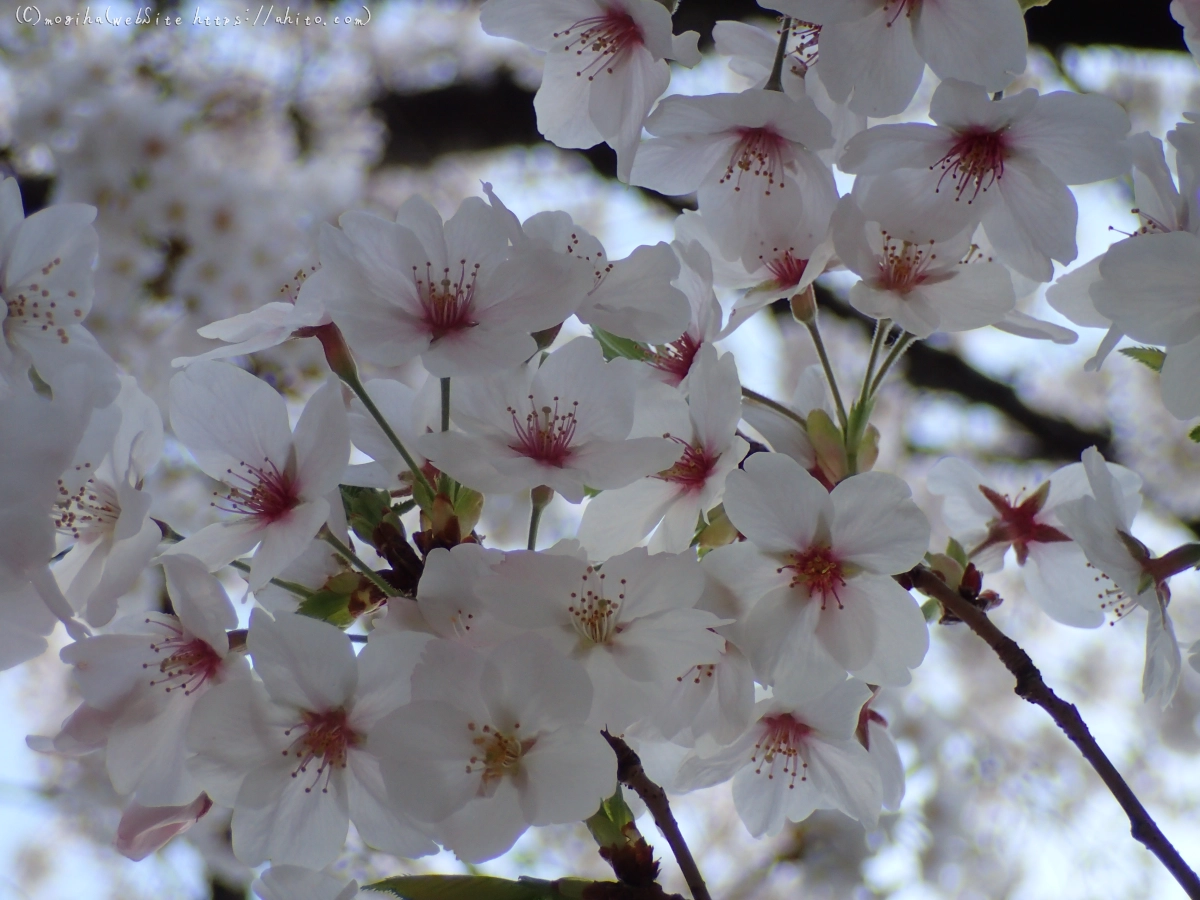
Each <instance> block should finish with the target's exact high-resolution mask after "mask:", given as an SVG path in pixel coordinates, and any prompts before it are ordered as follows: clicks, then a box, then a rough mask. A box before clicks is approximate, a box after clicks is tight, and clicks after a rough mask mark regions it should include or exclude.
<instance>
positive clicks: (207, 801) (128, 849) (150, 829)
mask: <svg viewBox="0 0 1200 900" xmlns="http://www.w3.org/2000/svg"><path fill="white" fill-rule="evenodd" d="M212 805H213V803H212V799H211V798H210V797H209V796H208V794H201V795H200V796H199V797H197V798H196V799H195V800H193V801H192V802H191V803H187V804H183V805H180V806H142V805H140V804H138V803H131V804H130V805H129V806H127V807H126V808H125V810H124V811H123V812H122V813H121V822H120V824H119V825H118V826H117V840H116V842H115V846H116V848H117V852H118V853H120V854H121V855H122V856H124V857H127V858H128V859H132V860H133V861H134V862H137V861H139V860H143V859H145V858H146V857H147V856H149V855H150V854H151V853H154V852H155V851H157V850H161V849H162V848H163V847H165V846H166V845H167V844H168V843H169V842H170V841H171V840H172V839H173V838H175V837H177V836H178V835H180V834H183V833H184V832H185V831H187V830H188V829H189V828H191V827H192V826H193V825H195V824H196V823H197V822H199V821H200V820H201V819H202V818H204V816H205V815H206V814H207V813H208V811H209V810H210V809H212Z"/></svg>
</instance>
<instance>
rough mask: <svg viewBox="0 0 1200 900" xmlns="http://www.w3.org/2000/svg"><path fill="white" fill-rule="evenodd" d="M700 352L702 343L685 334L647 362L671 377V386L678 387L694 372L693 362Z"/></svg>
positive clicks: (661, 349) (663, 347)
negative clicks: (689, 373)
mask: <svg viewBox="0 0 1200 900" xmlns="http://www.w3.org/2000/svg"><path fill="white" fill-rule="evenodd" d="M699 350H700V342H699V341H698V340H696V339H695V338H694V337H692V336H691V335H690V334H687V333H685V334H684V335H683V336H682V337H680V338H679V340H677V341H672V342H671V343H669V344H664V345H663V346H661V347H660V348H659V349H658V350H656V351H655V352H654V355H653V356H651V357H649V358H648V359H647V360H646V362H648V363H649V364H650V365H652V366H653V367H654V368H656V369H658V370H659V371H660V372H665V373H666V374H667V375H668V376H670V377H669V380H670V382H671V384H672V385H674V386H675V387H678V386H679V383H680V382H681V381H683V379H685V378H687V374H688V372H690V371H691V370H692V360H693V359H695V358H696V354H697V353H698V352H699Z"/></svg>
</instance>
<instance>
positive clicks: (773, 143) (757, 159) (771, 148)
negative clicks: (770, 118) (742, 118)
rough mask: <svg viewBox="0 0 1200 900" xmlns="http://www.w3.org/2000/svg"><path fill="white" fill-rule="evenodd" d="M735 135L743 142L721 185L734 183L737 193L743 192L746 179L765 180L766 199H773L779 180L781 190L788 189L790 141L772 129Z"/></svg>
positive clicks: (743, 130)
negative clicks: (785, 169)
mask: <svg viewBox="0 0 1200 900" xmlns="http://www.w3.org/2000/svg"><path fill="white" fill-rule="evenodd" d="M735 133H736V134H737V135H738V137H739V140H738V143H737V145H736V146H735V147H734V148H733V153H731V154H730V155H729V164H728V165H727V166H726V167H725V174H724V175H722V176H721V179H720V182H719V183H720V184H724V183H725V182H727V181H732V182H733V183H734V184H733V189H734V190H735V191H740V190H741V189H742V176H743V175H750V176H753V177H754V178H761V179H763V180H764V183H763V184H762V189H763V195H764V196H767V197H769V196H770V195H771V188H772V187H774V186H775V182H776V180H778V182H779V186H780V187H781V188H782V187H783V186H784V182H783V167H784V163H785V162H786V159H785V156H786V154H787V151H788V143H789V141H788V140H787V139H786V138H782V137H780V136H779V135H778V134H776V133H775V132H774V131H772V130H771V129H770V128H738V129H736V132H735Z"/></svg>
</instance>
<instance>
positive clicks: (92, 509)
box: [54, 479, 121, 540]
mask: <svg viewBox="0 0 1200 900" xmlns="http://www.w3.org/2000/svg"><path fill="white" fill-rule="evenodd" d="M58 493H59V497H60V500H59V501H58V504H57V505H56V509H55V515H54V527H55V528H56V529H58V531H59V532H60V533H62V534H68V535H71V536H72V537H74V538H75V539H76V540H88V539H91V538H96V537H103V536H105V535H108V534H112V532H113V529H115V528H116V527H117V520H118V519H119V518H121V504H120V503H119V502H118V501H117V492H116V490H115V489H114V488H113V487H112V485H110V484H108V483H106V482H103V481H96V480H95V479H88V481H87V483H86V484H84V485H83V486H82V487H80V488H79V490H77V491H76V492H75V493H74V494H68V493H67V489H66V488H65V487H64V486H63V482H62V479H59V482H58ZM63 497H65V498H66V499H65V500H64V499H61V498H63Z"/></svg>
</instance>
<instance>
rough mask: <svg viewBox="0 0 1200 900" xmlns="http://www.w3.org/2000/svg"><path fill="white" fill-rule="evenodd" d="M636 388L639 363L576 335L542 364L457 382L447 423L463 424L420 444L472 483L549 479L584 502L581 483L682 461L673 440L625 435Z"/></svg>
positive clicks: (608, 485) (514, 486) (626, 477)
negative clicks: (610, 355)
mask: <svg viewBox="0 0 1200 900" xmlns="http://www.w3.org/2000/svg"><path fill="white" fill-rule="evenodd" d="M636 385H637V377H636V369H635V368H634V364H633V363H631V362H630V361H629V360H619V359H618V360H613V361H612V362H609V363H606V362H605V361H604V354H603V353H602V351H601V349H600V345H599V344H598V343H597V342H596V341H594V340H592V339H590V338H576V339H575V340H573V341H570V342H569V343H567V344H565V345H564V346H562V347H560V348H559V349H558V350H555V351H554V352H553V353H551V354H550V356H549V357H548V358H547V359H546V361H545V362H544V363H543V364H542V365H541V366H540V367H536V362H535V363H530V364H529V365H526V366H524V367H522V368H520V369H517V370H515V371H511V372H507V373H504V374H502V375H499V376H497V377H493V378H486V379H484V378H471V379H467V378H464V379H461V380H458V381H456V382H455V385H454V402H453V404H452V406H451V421H452V422H453V423H454V424H456V425H458V426H459V427H460V428H462V429H463V430H462V431H453V430H452V431H447V432H438V433H435V434H427V435H425V436H424V437H423V438H422V439H421V440H420V441H419V442H418V444H417V449H418V450H420V451H421V452H422V453H423V454H424V455H425V456H426V457H427V458H428V459H429V460H431V461H432V462H433V464H434V465H436V466H437V467H438V468H439V469H441V470H442V471H444V472H448V473H449V474H450V475H452V476H453V477H454V478H456V479H457V480H458V481H460V482H462V483H463V484H465V485H467V486H468V487H471V488H474V489H475V490H479V491H484V492H487V493H493V492H494V493H500V494H511V493H516V492H517V491H520V490H525V489H528V488H533V487H536V486H538V485H542V484H545V485H548V486H549V487H551V488H553V489H554V490H555V491H557V492H559V493H560V494H562V495H563V496H564V497H566V498H567V500H569V501H571V502H572V503H578V502H579V501H580V500H582V499H583V494H584V490H583V489H584V486H585V485H586V486H587V487H591V488H596V489H597V490H610V489H613V488H619V487H624V486H625V485H627V484H630V483H631V482H633V481H635V480H637V479H638V478H641V477H642V476H644V475H649V474H651V473H653V472H661V471H662V470H664V469H667V468H669V467H670V466H671V464H672V463H673V462H675V460H676V459H677V458H678V451H677V445H676V444H675V442H673V441H670V440H667V439H666V438H661V437H635V438H630V437H629V434H630V430H631V429H632V428H633V420H634V404H635V401H636Z"/></svg>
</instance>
